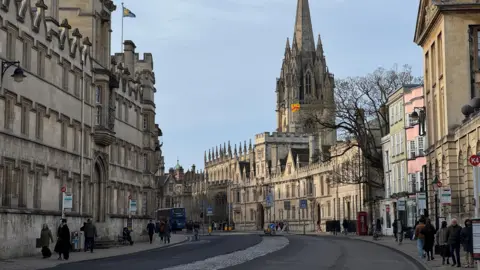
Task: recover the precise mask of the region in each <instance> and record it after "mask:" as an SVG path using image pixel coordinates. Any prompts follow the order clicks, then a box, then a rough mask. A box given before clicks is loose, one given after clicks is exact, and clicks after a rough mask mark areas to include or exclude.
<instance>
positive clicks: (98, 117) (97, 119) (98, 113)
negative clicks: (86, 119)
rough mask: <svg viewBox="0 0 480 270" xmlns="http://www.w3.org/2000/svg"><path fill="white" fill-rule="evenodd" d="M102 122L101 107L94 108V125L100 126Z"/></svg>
mask: <svg viewBox="0 0 480 270" xmlns="http://www.w3.org/2000/svg"><path fill="white" fill-rule="evenodd" d="M101 122H102V107H101V106H97V107H96V108H95V125H97V126H98V125H100V123H101Z"/></svg>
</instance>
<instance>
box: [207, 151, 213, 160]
mask: <svg viewBox="0 0 480 270" xmlns="http://www.w3.org/2000/svg"><path fill="white" fill-rule="evenodd" d="M208 161H212V153H211V150H210V149H208Z"/></svg>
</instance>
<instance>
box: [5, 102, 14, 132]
mask: <svg viewBox="0 0 480 270" xmlns="http://www.w3.org/2000/svg"><path fill="white" fill-rule="evenodd" d="M14 104H15V98H14V97H12V96H5V129H9V130H12V129H13V122H14V120H15V111H14V108H15V107H14V106H15V105H14Z"/></svg>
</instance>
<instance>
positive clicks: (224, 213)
mask: <svg viewBox="0 0 480 270" xmlns="http://www.w3.org/2000/svg"><path fill="white" fill-rule="evenodd" d="M214 200H215V202H214V203H215V204H214V206H213V217H212V221H216V222H224V221H227V220H228V210H229V209H228V202H227V193H225V192H218V193H217V194H215V198H214Z"/></svg>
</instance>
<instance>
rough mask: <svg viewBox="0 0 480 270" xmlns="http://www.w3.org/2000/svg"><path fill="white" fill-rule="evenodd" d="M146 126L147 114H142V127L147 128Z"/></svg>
mask: <svg viewBox="0 0 480 270" xmlns="http://www.w3.org/2000/svg"><path fill="white" fill-rule="evenodd" d="M147 127H148V116H147V114H144V115H143V129H147Z"/></svg>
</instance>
